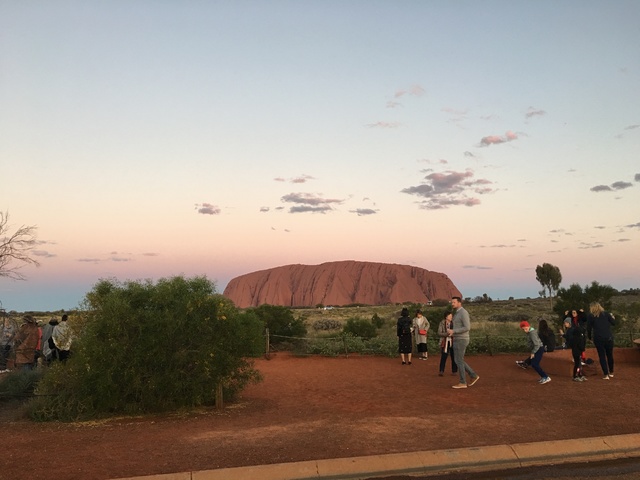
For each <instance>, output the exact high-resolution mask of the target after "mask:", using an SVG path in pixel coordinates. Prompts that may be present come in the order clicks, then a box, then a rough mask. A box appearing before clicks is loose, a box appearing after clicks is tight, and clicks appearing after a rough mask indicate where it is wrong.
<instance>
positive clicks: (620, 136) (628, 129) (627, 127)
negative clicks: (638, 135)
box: [614, 124, 640, 138]
mask: <svg viewBox="0 0 640 480" xmlns="http://www.w3.org/2000/svg"><path fill="white" fill-rule="evenodd" d="M637 128H640V125H638V124H636V125H628V126H626V127H624V128H623V129H622V130H623V131H625V132H628V131H631V130H635V129H637ZM614 137H615V138H623V137H624V133H618V134H617V135H614Z"/></svg>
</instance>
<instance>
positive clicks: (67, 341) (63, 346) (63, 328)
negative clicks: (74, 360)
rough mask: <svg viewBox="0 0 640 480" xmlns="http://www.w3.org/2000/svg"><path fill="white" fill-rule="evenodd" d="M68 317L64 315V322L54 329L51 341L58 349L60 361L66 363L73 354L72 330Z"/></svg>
mask: <svg viewBox="0 0 640 480" xmlns="http://www.w3.org/2000/svg"><path fill="white" fill-rule="evenodd" d="M68 318H69V317H68V316H67V315H66V314H65V315H62V321H61V322H60V324H59V325H56V327H55V328H54V329H53V332H52V333H51V339H52V340H53V343H54V345H55V347H56V354H57V357H58V360H60V361H61V362H64V361H65V360H66V359H67V358H69V355H70V354H71V340H72V337H71V330H70V328H69V324H68V323H67V320H68Z"/></svg>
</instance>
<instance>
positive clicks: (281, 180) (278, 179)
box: [273, 177, 286, 182]
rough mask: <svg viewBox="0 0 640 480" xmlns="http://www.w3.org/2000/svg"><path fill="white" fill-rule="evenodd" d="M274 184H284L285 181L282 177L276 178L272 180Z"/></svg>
mask: <svg viewBox="0 0 640 480" xmlns="http://www.w3.org/2000/svg"><path fill="white" fill-rule="evenodd" d="M273 181H274V182H286V180H285V179H284V178H282V177H276V178H274V179H273Z"/></svg>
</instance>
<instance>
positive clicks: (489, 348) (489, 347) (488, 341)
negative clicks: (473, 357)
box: [487, 333, 493, 356]
mask: <svg viewBox="0 0 640 480" xmlns="http://www.w3.org/2000/svg"><path fill="white" fill-rule="evenodd" d="M487 351H488V352H489V355H491V356H493V352H492V351H491V339H490V338H489V334H488V333H487Z"/></svg>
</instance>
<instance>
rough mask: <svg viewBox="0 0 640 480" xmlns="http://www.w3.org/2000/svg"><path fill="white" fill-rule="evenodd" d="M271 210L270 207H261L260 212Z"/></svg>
mask: <svg viewBox="0 0 640 480" xmlns="http://www.w3.org/2000/svg"><path fill="white" fill-rule="evenodd" d="M268 211H269V207H260V213H266V212H268Z"/></svg>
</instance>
